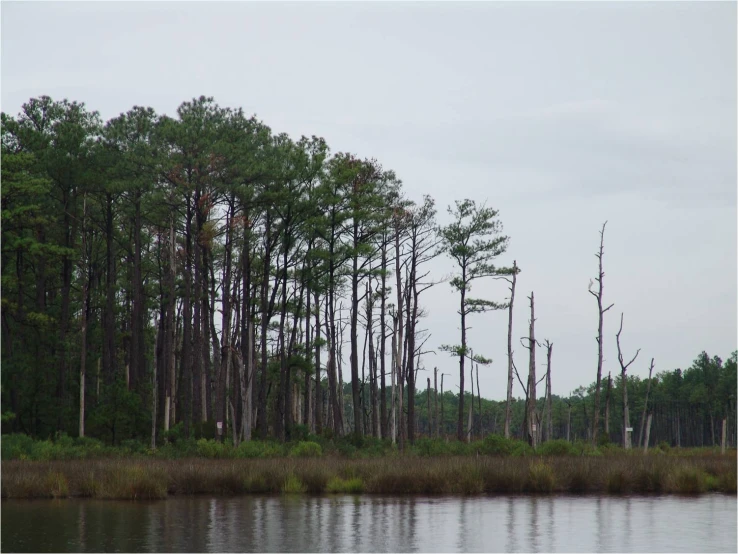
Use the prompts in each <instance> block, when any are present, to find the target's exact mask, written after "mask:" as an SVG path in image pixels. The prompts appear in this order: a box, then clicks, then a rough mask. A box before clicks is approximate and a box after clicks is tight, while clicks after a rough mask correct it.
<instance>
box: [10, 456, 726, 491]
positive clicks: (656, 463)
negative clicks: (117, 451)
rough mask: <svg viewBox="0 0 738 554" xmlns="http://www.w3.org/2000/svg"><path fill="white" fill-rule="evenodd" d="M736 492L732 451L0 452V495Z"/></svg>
mask: <svg viewBox="0 0 738 554" xmlns="http://www.w3.org/2000/svg"><path fill="white" fill-rule="evenodd" d="M708 491H717V492H723V493H730V494H735V493H736V458H735V456H720V455H712V456H707V455H705V456H689V457H687V456H680V457H666V456H630V455H628V456H620V455H611V456H548V457H543V456H529V457H525V458H513V457H488V456H479V457H428V458H423V459H417V458H413V457H407V456H397V457H392V458H379V459H357V460H347V459H341V458H336V457H326V458H306V459H297V458H289V457H287V458H278V459H269V460H261V459H254V460H239V459H232V460H205V459H184V460H156V459H128V460H121V459H119V460H114V459H109V460H86V461H83V462H80V461H50V462H33V461H25V460H21V461H6V462H3V464H2V497H3V498H52V497H53V498H63V497H70V496H74V497H92V498H109V499H155V498H166V497H167V496H168V495H184V494H201V493H202V494H204V493H208V494H246V493H281V494H292V493H297V494H322V493H328V494H330V493H343V492H349V493H368V494H484V493H492V494H494V493H497V494H515V493H538V494H550V493H569V494H653V493H665V494H670V493H675V494H699V493H703V492H708Z"/></svg>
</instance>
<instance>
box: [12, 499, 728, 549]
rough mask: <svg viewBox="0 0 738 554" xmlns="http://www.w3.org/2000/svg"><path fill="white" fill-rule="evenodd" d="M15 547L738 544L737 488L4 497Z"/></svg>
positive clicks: (682, 546) (633, 546) (645, 546)
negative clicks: (638, 492)
mask: <svg viewBox="0 0 738 554" xmlns="http://www.w3.org/2000/svg"><path fill="white" fill-rule="evenodd" d="M0 541H1V544H0V548H1V549H2V551H3V552H175V551H176V552H236V551H244V552H387V551H390V552H454V551H460V552H519V551H524V552H559V551H563V552H585V551H586V552H736V542H737V540H736V498H735V497H734V496H726V495H717V494H714V495H713V494H711V495H705V496H700V497H697V498H685V497H674V496H669V497H625V498H622V497H621V498H613V497H567V496H552V497H531V496H510V497H504V496H502V497H501V496H495V497H470V498H464V497H413V498H408V497H375V496H334V497H325V496H324V497H310V496H294V497H289V496H263V497H260V496H241V497H203V496H189V497H179V498H177V497H175V498H170V499H168V500H162V501H157V502H148V503H142V502H115V501H99V500H23V501H9V500H4V501H3V502H2V534H1V535H0Z"/></svg>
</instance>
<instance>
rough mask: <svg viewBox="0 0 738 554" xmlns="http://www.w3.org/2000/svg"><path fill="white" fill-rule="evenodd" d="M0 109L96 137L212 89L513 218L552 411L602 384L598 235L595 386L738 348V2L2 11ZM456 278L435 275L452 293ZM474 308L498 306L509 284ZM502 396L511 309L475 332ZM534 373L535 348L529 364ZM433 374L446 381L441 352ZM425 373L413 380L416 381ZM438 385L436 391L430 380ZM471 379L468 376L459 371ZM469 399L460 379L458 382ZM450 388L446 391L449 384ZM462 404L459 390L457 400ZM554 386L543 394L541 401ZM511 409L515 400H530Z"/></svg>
mask: <svg viewBox="0 0 738 554" xmlns="http://www.w3.org/2000/svg"><path fill="white" fill-rule="evenodd" d="M1 10H2V13H1V15H2V110H3V111H5V112H9V113H12V114H15V113H17V112H18V111H19V110H20V107H21V104H23V103H24V102H26V101H27V100H28V99H29V98H31V97H34V96H39V95H42V94H47V95H50V96H51V97H52V98H54V99H57V100H61V99H62V98H68V99H70V100H77V101H82V102H85V103H86V104H87V106H88V107H89V108H91V109H95V110H98V111H99V112H100V113H101V116H102V117H103V118H104V119H109V118H111V117H114V116H117V115H118V114H119V113H121V112H124V111H127V110H128V109H130V108H131V107H132V106H134V105H143V106H151V107H153V108H154V109H155V110H156V111H157V112H158V113H166V114H169V115H174V112H175V110H176V108H177V106H178V105H179V104H180V103H181V102H183V101H185V100H189V99H191V98H192V97H195V96H199V95H202V94H205V95H209V96H214V97H215V99H216V101H217V102H218V103H219V104H221V105H222V106H231V107H243V108H244V110H245V111H246V112H248V113H255V114H256V115H257V116H258V117H259V118H260V119H261V120H263V121H264V122H265V123H266V124H267V125H269V126H270V127H271V128H272V129H273V130H274V131H277V132H287V133H289V134H290V135H292V136H293V137H294V138H299V136H300V135H302V134H304V135H308V136H309V135H318V136H322V137H324V138H325V139H326V141H327V142H328V144H329V146H330V147H331V149H332V151H333V152H340V151H349V152H353V153H355V154H357V155H359V156H361V157H375V158H377V159H378V160H379V161H380V162H381V163H382V165H383V166H384V167H385V168H387V169H393V170H394V171H395V172H396V173H397V175H398V177H400V178H401V179H402V180H403V182H404V185H405V189H406V191H407V193H408V195H409V196H410V197H411V198H413V199H416V200H420V199H421V197H422V195H423V194H424V193H428V194H431V195H432V196H433V197H434V198H435V199H436V201H437V206H438V208H439V221H440V222H441V223H445V222H447V221H448V216H447V214H446V209H445V208H446V206H447V205H448V204H450V203H453V201H454V200H455V199H462V198H472V199H475V200H478V201H485V200H486V201H487V203H488V205H489V206H492V207H494V208H496V209H498V210H499V212H500V219H501V221H502V222H503V225H504V230H505V234H507V235H509V237H510V246H509V249H508V253H507V254H506V255H505V256H504V257H503V258H501V259H500V260H499V262H500V264H511V263H512V260H513V259H515V260H517V262H518V265H519V266H520V267H521V269H522V273H521V275H520V276H519V279H518V290H517V293H516V296H517V298H516V303H515V314H514V317H515V323H514V337H515V339H514V345H515V346H514V348H515V356H516V362H517V365H518V367H519V368H521V370H523V369H525V368H527V351H526V350H524V349H523V347H522V346H521V345H520V342H519V340H518V338H519V337H521V336H523V335H524V334H526V333H527V325H528V313H529V312H528V311H527V310H528V307H527V305H526V303H527V300H526V298H525V297H526V296H527V295H529V294H530V291H535V298H536V316H537V323H536V334H537V336H538V337H539V338H540V339H544V338H548V339H550V340H551V341H552V342H553V343H554V350H553V362H552V368H553V372H552V380H553V391H554V393H555V394H561V395H566V394H568V393H569V391H571V390H572V389H574V388H576V387H577V386H579V385H587V384H589V383H591V382H593V381H594V379H595V376H596V368H597V344H596V342H595V336H596V333H597V306H596V301H595V299H594V298H593V297H592V296H591V295H590V294H588V292H587V286H588V283H589V280H590V279H591V278H593V277H594V276H595V275H596V273H597V260H596V258H595V257H594V254H595V252H596V250H597V248H598V245H599V235H598V231H599V229H600V227H601V225H602V223H603V222H604V221H605V220H607V221H608V224H607V231H606V235H605V258H604V264H605V271H606V274H607V275H606V277H605V302H606V303H607V304H609V303H611V302H614V303H615V306H614V308H613V309H612V310H610V311H609V312H608V313H607V314H606V316H605V341H604V350H605V362H604V371H605V374H606V373H607V372H608V371H612V372H613V374H615V373H616V372H618V371H619V367H618V362H617V349H616V346H615V333H616V332H617V328H618V324H619V318H620V313H621V311H622V312H624V313H625V325H624V331H623V335H622V344H623V347H624V350H625V353H626V355H632V353H634V352H635V349H636V348H641V349H642V350H641V355H640V357H639V358H638V360H637V361H636V362H635V363H634V364H633V366H631V368H630V370H629V374H633V375H639V376H642V377H643V376H646V375H647V374H648V365H649V361H650V358H651V357H654V358H655V364H656V370H657V371H663V370H672V369H675V368H677V367H682V368H686V367H688V366H689V365H690V364H691V362H692V360H693V359H694V358H695V357H696V356H697V355H698V354H699V353H700V351H702V350H706V351H707V352H708V353H709V354H710V355H719V356H721V357H723V358H725V357H727V356H728V355H729V354H730V352H731V351H733V350H734V349H736V305H737V299H736V288H737V283H736V280H737V276H736V266H737V261H736V4H735V3H734V2H731V3H715V2H709V3H682V2H664V3H643V4H637V3H604V2H603V3H600V2H576V3H553V2H551V3H527V2H525V3H523V2H519V3H456V2H453V3H372V4H364V3H362V4H356V3H342V4H336V3H297V4H295V3H291V4H287V3H284V4H282V3H268V4H267V3H258V4H257V3H208V4H204V3H188V2H171V3H138V2H135V3H108V2H105V3H62V2H59V3H40V2H38V3H37V2H33V3H16V2H5V1H4V2H2V6H1ZM450 267H451V265H450V262H449V261H448V260H438V261H437V262H436V263H435V264H434V266H433V270H434V272H435V275H437V276H439V277H440V276H443V275H445V274H447V273H448V272H449V270H450ZM472 294H473V296H478V297H486V298H489V299H494V300H498V301H501V300H504V299H505V298H506V295H507V294H508V292H507V289H506V284H505V283H500V282H490V283H483V282H481V283H479V284H476V285H475V286H474V288H473V293H472ZM421 301H422V302H423V303H424V304H425V306H426V308H427V310H428V312H429V314H428V317H427V318H426V319H425V320H423V322H422V326H425V327H427V328H428V329H429V330H430V331H431V333H432V337H431V339H430V340H429V342H428V345H429V347H431V348H437V347H438V346H439V345H440V344H443V343H458V342H459V338H458V337H459V324H458V321H457V320H458V317H457V316H456V309H457V308H456V306H457V303H458V300H457V298H456V296H455V295H454V294H452V291H451V288H450V286H449V285H448V284H440V285H438V286H437V287H436V288H435V289H431V290H430V291H428V292H426V293H424V295H423V296H421ZM470 325H471V326H472V329H471V331H470V333H469V341H470V346H471V347H472V348H473V349H474V351H475V352H479V353H482V354H484V355H485V356H487V357H490V358H492V359H493V360H494V361H493V363H492V365H491V366H488V367H485V368H482V370H481V371H480V382H481V388H482V395H483V396H486V397H489V398H497V399H501V398H504V396H505V380H506V372H507V371H506V367H507V361H506V341H507V330H506V329H507V315H506V313H505V312H494V313H491V314H485V315H475V316H472V317H471V318H470ZM538 360H539V371H541V372H542V371H544V368H543V364H542V362H543V361H544V360H545V351H544V350H542V349H541V350H539V352H538ZM423 365H424V366H425V367H428V368H431V369H432V368H433V366H438V367H439V368H440V369H442V370H443V372H445V373H448V374H450V377H447V378H446V379H447V380H446V381H445V382H446V383H449V381H450V382H451V383H452V384H454V383H455V384H458V362H457V361H456V359H454V358H451V357H450V356H449V355H448V354H445V353H442V352H438V353H437V354H436V355H433V354H429V355H427V356H425V358H424V361H423ZM426 376H428V374H426V373H421V375H420V383H419V386H424V383H425V378H426ZM431 376H432V375H431ZM467 377H468V375H467ZM467 383H468V378H467ZM451 386H452V385H449V384H447V385H446V388H447V389H450V388H451ZM467 390H468V387H467ZM542 390H543V385H541V391H542ZM515 391H516V395H517V396H522V394H523V393H522V390H521V389H520V387H519V385H518V384H517V383H516V389H515Z"/></svg>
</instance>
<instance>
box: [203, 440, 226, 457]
mask: <svg viewBox="0 0 738 554" xmlns="http://www.w3.org/2000/svg"><path fill="white" fill-rule="evenodd" d="M197 454H198V455H199V456H202V457H203V458H232V457H233V454H234V452H233V447H232V446H231V445H230V444H227V443H223V442H218V441H216V440H208V439H200V440H199V441H197Z"/></svg>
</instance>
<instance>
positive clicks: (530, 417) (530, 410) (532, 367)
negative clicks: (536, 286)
mask: <svg viewBox="0 0 738 554" xmlns="http://www.w3.org/2000/svg"><path fill="white" fill-rule="evenodd" d="M529 298H530V327H529V331H528V349H529V352H530V357H529V360H528V401H527V403H526V404H527V405H526V414H527V418H526V419H527V423H528V427H527V429H526V431H527V433H528V444H530V445H531V446H532V447H533V448H536V446H537V440H536V439H537V438H538V421H537V418H536V331H535V324H536V318H535V298H534V296H533V292H531V293H530V297H529Z"/></svg>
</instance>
